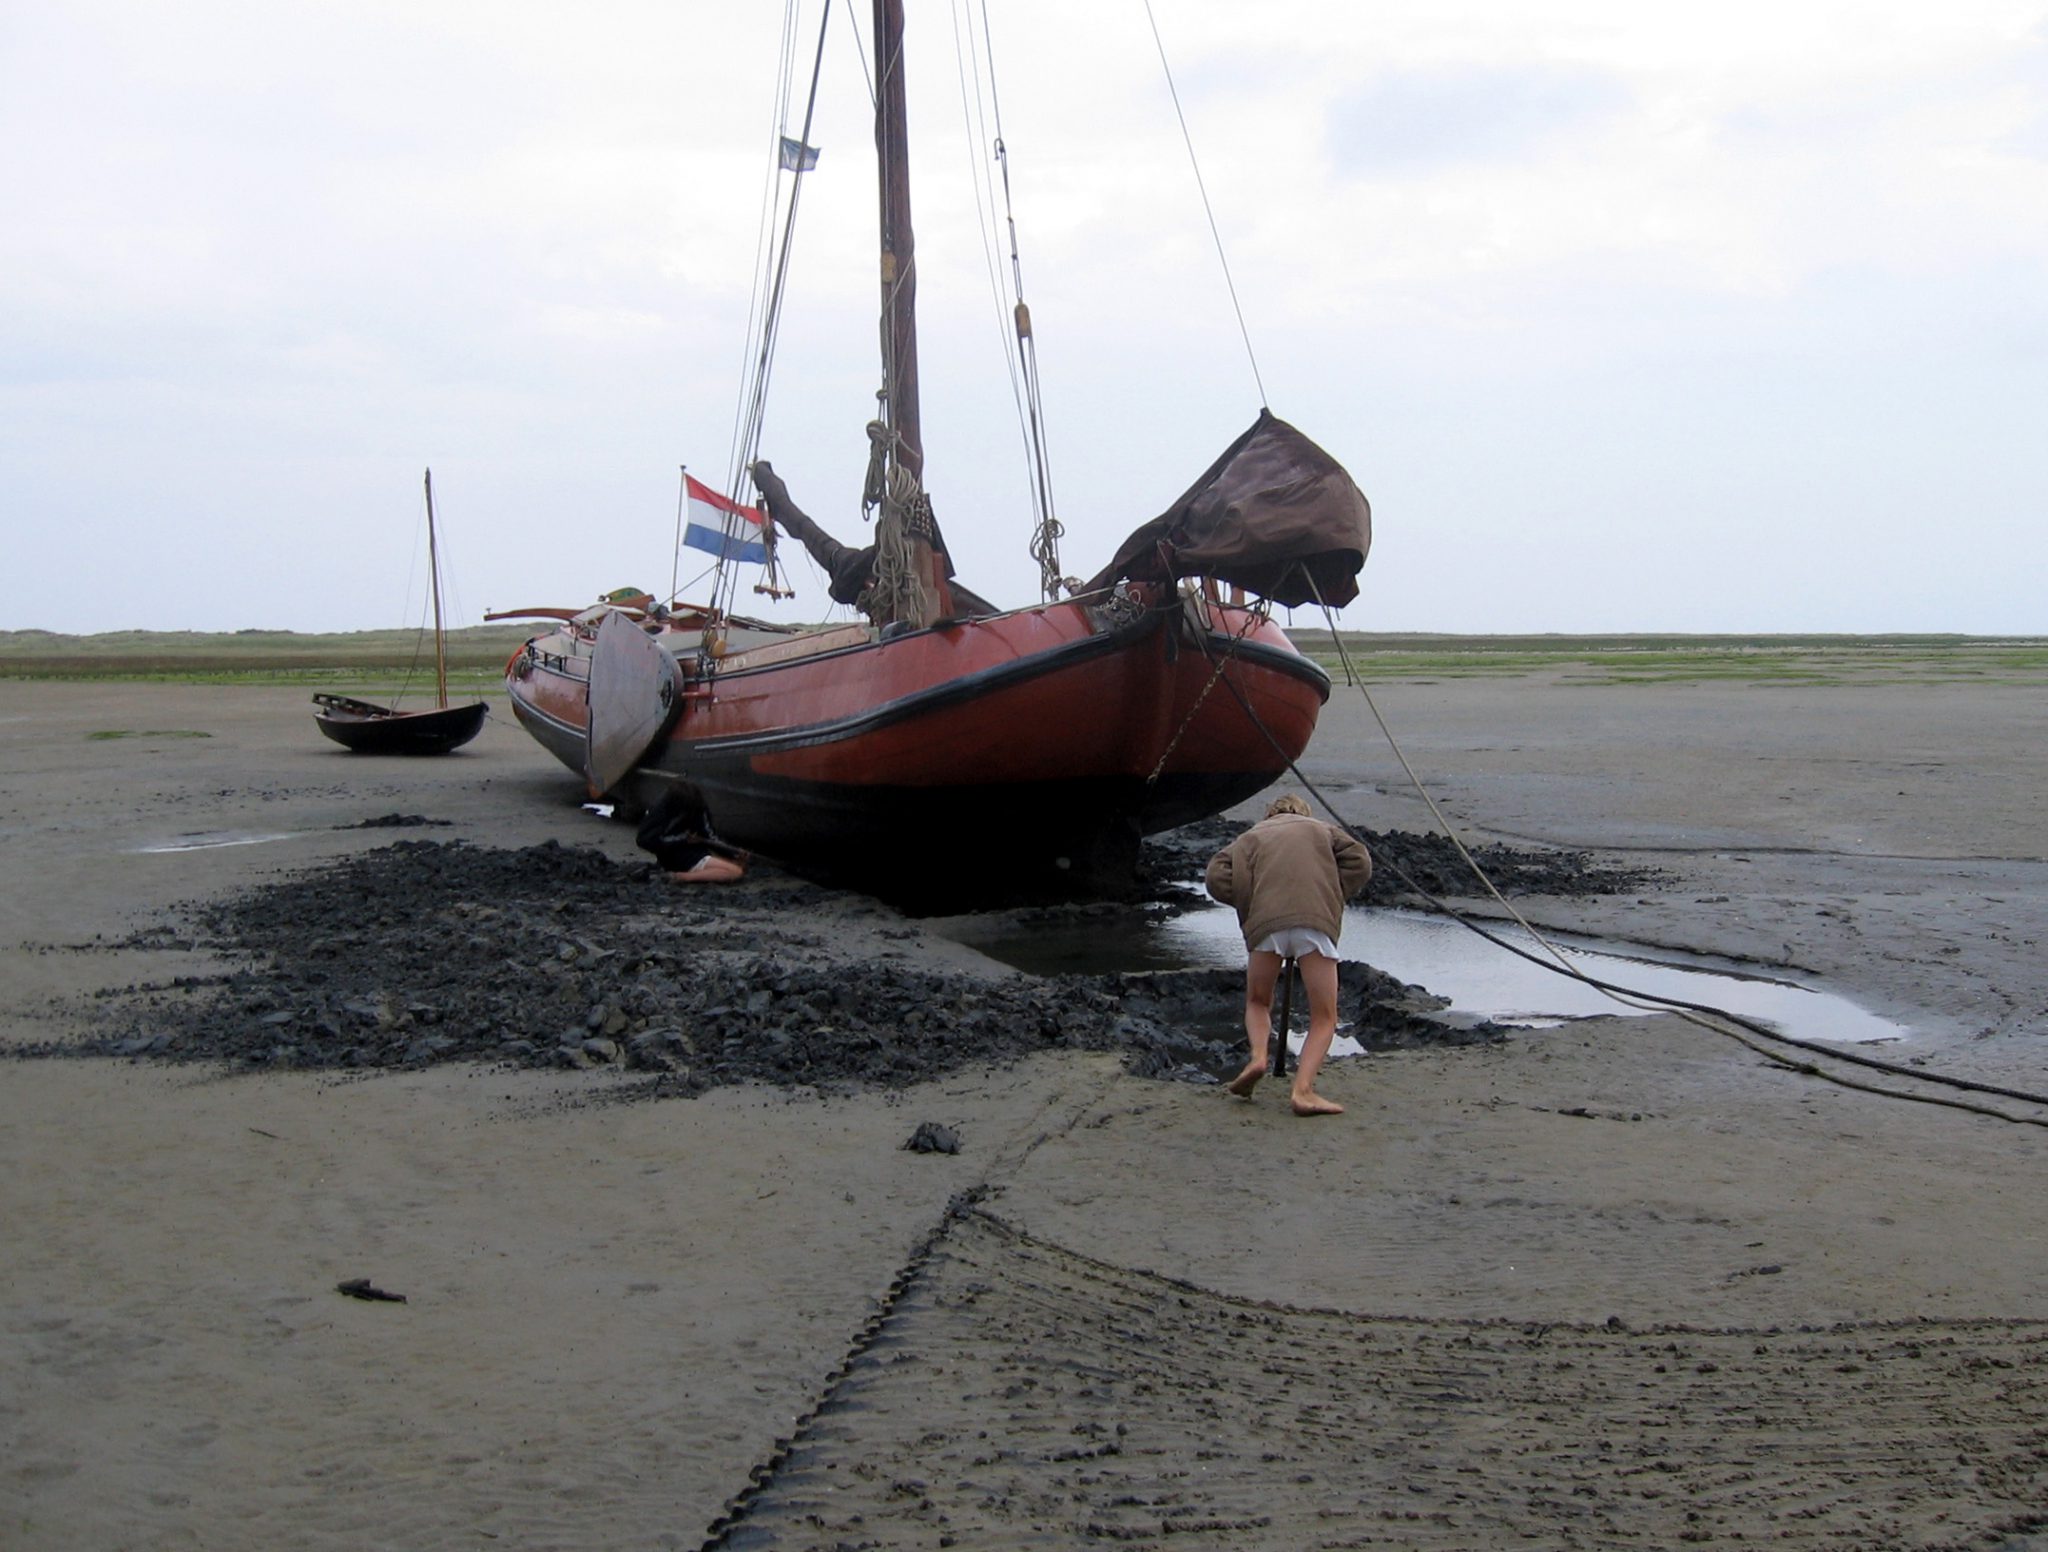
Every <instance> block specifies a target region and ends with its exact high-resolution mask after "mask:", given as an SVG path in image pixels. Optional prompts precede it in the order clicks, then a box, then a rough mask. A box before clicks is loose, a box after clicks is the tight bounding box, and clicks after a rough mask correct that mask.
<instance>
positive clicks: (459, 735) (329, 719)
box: [313, 469, 491, 755]
mask: <svg viewBox="0 0 2048 1552" xmlns="http://www.w3.org/2000/svg"><path fill="white" fill-rule="evenodd" d="M426 484H427V569H428V570H429V572H430V573H431V574H432V577H433V589H434V706H433V709H432V710H424V711H399V710H396V709H395V708H393V707H390V706H380V705H378V704H377V703H376V702H375V701H363V700H357V699H356V698H355V697H354V696H350V695H332V694H328V693H325V692H322V693H321V694H318V695H315V696H314V697H313V704H314V705H316V706H318V707H319V708H320V709H319V710H318V711H316V712H314V713H313V721H314V722H315V723H316V724H318V726H319V728H320V731H321V732H323V733H325V734H326V735H327V736H328V737H329V738H331V739H333V740H334V741H335V742H336V743H337V744H340V745H341V746H342V747H343V748H344V749H347V750H349V751H350V752H351V753H354V754H412V755H419V754H447V753H448V752H449V751H450V750H451V749H460V748H461V747H462V746H463V745H464V744H466V743H468V742H469V741H470V740H471V739H472V738H474V737H476V735H477V733H478V731H479V730H480V729H481V728H482V727H483V725H484V717H485V715H486V714H487V713H488V712H489V711H490V709H491V708H490V705H489V703H488V702H485V701H477V702H475V703H474V704H472V705H468V706H451V705H449V704H448V633H447V631H446V629H445V628H444V627H443V625H442V621H441V550H440V545H439V544H438V542H437V541H436V539H435V536H434V471H433V470H432V469H429V470H428V471H427V476H426Z"/></svg>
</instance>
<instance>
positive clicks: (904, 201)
mask: <svg viewBox="0 0 2048 1552" xmlns="http://www.w3.org/2000/svg"><path fill="white" fill-rule="evenodd" d="M874 25H875V81H876V87H877V95H876V101H875V150H876V154H877V157H878V159H879V161H880V165H881V180H880V182H881V220H882V224H881V236H882V374H883V383H884V386H885V393H886V396H887V403H886V406H885V411H884V413H885V416H886V419H887V422H888V425H889V428H890V430H891V431H893V432H894V433H895V439H896V441H895V450H894V454H893V458H894V461H895V463H897V464H898V465H899V466H900V467H901V468H902V469H903V470H904V472H905V473H907V474H909V475H910V476H911V478H913V479H914V480H916V481H917V483H918V485H919V487H920V488H922V486H923V484H924V428H923V424H922V422H921V420H920V417H919V414H918V384H917V238H916V235H915V234H914V233H913V232H912V230H911V225H910V116H909V111H908V108H907V106H906V103H905V94H904V87H903V0H875V18H874ZM921 527H922V525H916V524H913V525H912V532H911V533H910V535H909V551H910V561H911V567H910V569H911V572H912V574H913V576H914V577H915V578H916V579H917V581H918V583H919V589H918V590H919V592H920V593H921V594H922V595H924V596H923V607H922V608H921V609H920V610H919V613H920V614H921V615H922V618H919V619H915V620H913V621H911V623H912V624H915V625H929V624H930V623H931V622H932V620H933V619H934V618H936V617H938V616H939V615H942V614H948V613H950V612H951V610H952V589H951V588H949V587H948V586H947V585H946V575H945V566H944V564H943V562H941V561H940V560H938V559H937V558H936V556H935V554H934V551H933V548H932V544H931V540H930V537H929V535H928V534H927V533H925V532H922V531H919V530H920V529H921Z"/></svg>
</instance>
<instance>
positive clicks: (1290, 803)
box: [1266, 792, 1315, 819]
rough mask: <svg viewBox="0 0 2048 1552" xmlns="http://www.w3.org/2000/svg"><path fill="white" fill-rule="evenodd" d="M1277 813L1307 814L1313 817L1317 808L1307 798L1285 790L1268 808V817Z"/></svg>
mask: <svg viewBox="0 0 2048 1552" xmlns="http://www.w3.org/2000/svg"><path fill="white" fill-rule="evenodd" d="M1277 814H1307V815H1309V816H1310V817H1311V818H1313V817H1314V815H1315V810H1314V809H1312V808H1310V807H1309V806H1308V799H1307V798H1304V797H1298V796H1296V795H1295V794H1294V793H1292V792H1283V793H1281V794H1280V796H1279V797H1277V798H1275V799H1273V803H1272V806H1271V807H1270V808H1268V809H1267V810H1266V817H1267V818H1268V819H1271V818H1273V817H1274V816H1275V815H1277Z"/></svg>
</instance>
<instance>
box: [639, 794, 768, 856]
mask: <svg viewBox="0 0 2048 1552" xmlns="http://www.w3.org/2000/svg"><path fill="white" fill-rule="evenodd" d="M633 840H634V843H635V844H636V845H638V846H639V848H640V849H641V850H642V851H646V852H652V853H653V854H654V860H655V861H656V862H658V863H659V864H660V865H661V866H662V868H663V869H664V870H666V871H667V872H670V873H687V872H689V871H690V869H692V868H694V867H696V866H697V864H698V863H700V862H702V861H703V860H704V859H705V858H706V857H733V858H737V857H740V856H741V855H743V854H742V853H741V852H740V851H739V850H738V849H737V848H736V847H732V846H727V845H726V844H725V843H724V842H722V841H720V840H719V839H718V838H717V837H716V836H714V835H713V834H712V833H711V817H710V815H708V814H706V813H705V812H704V805H703V804H702V803H699V802H698V801H697V800H696V799H695V798H693V797H691V796H690V795H689V794H688V793H686V792H684V791H683V790H682V789H681V788H679V787H677V788H671V789H670V790H669V791H668V792H667V793H665V794H664V795H663V796H662V798H661V799H660V801H659V802H657V803H656V804H655V805H654V807H652V808H650V809H649V810H648V811H647V817H646V818H645V819H643V820H641V821H640V828H639V829H638V830H637V831H635V832H634V835H633Z"/></svg>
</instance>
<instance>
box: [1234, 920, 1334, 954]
mask: <svg viewBox="0 0 2048 1552" xmlns="http://www.w3.org/2000/svg"><path fill="white" fill-rule="evenodd" d="M1253 952H1255V953H1259V954H1278V955H1279V956H1280V957H1281V958H1282V959H1299V958H1301V956H1302V955H1303V954H1321V955H1322V956H1323V957H1324V958H1325V959H1335V958H1336V957H1337V945H1336V944H1334V943H1332V942H1331V941H1330V940H1329V937H1328V936H1327V935H1326V934H1324V933H1320V932H1318V931H1316V930H1315V928H1313V927H1282V928H1281V929H1280V930H1279V931H1278V932H1272V933H1268V934H1267V935H1266V936H1265V937H1264V938H1262V939H1260V941H1259V943H1258V946H1257V947H1256V948H1255V949H1254V950H1253Z"/></svg>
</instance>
